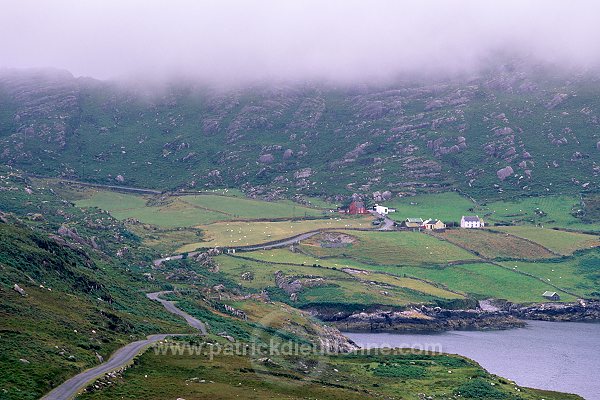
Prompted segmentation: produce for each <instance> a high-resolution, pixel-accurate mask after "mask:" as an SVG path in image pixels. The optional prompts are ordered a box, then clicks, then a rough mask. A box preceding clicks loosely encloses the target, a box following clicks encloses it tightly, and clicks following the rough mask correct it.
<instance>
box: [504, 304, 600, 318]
mask: <svg viewBox="0 0 600 400" xmlns="http://www.w3.org/2000/svg"><path fill="white" fill-rule="evenodd" d="M505 309H506V310H507V311H508V312H509V313H510V314H511V315H514V316H516V317H518V318H522V319H533V320H543V321H571V322H583V321H588V322H592V321H600V301H586V300H579V301H578V302H576V303H540V304H534V305H529V306H519V305H515V304H507V305H506V306H505Z"/></svg>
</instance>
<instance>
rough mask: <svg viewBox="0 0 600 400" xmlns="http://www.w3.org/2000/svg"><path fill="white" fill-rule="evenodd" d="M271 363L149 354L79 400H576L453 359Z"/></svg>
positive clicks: (360, 357)
mask: <svg viewBox="0 0 600 400" xmlns="http://www.w3.org/2000/svg"><path fill="white" fill-rule="evenodd" d="M269 360H270V362H265V361H264V360H263V361H258V360H256V359H255V360H252V361H251V360H249V359H248V358H247V357H239V356H228V355H217V356H216V357H215V359H214V360H213V361H211V362H209V361H208V360H207V357H206V356H190V355H177V356H168V357H167V356H163V355H156V354H154V353H153V352H152V351H149V352H147V353H146V354H144V355H143V356H142V357H140V359H139V360H138V362H137V363H136V365H135V366H134V367H132V368H131V369H129V370H127V371H126V372H125V374H124V376H123V379H122V380H120V381H119V382H118V383H117V384H115V385H113V386H111V387H109V388H107V389H104V390H102V391H97V392H92V393H87V394H84V395H82V396H81V399H85V400H88V399H89V400H92V399H95V400H100V399H116V398H126V399H139V398H144V399H149V400H153V399H164V398H171V397H174V398H176V397H181V398H185V399H231V398H243V399H273V398H277V399H306V398H317V399H328V400H333V399H352V400H354V399H356V400H358V399H379V398H382V397H383V396H385V398H389V399H420V398H426V397H427V396H435V397H434V398H444V399H458V398H476V399H481V400H492V399H510V400H525V399H546V400H559V399H560V400H568V399H579V397H578V396H574V395H567V394H562V393H561V394H559V393H552V392H544V391H537V390H532V389H526V388H521V387H517V386H516V385H515V384H514V383H512V382H508V381H506V380H504V379H502V378H498V377H496V376H493V375H490V374H488V373H486V372H485V371H483V370H482V369H481V368H480V367H479V366H478V365H476V364H474V363H473V362H471V361H469V360H466V359H464V358H461V357H458V356H445V355H435V354H428V353H414V354H412V353H405V352H399V353H398V354H394V355H387V356H382V355H376V354H369V353H368V352H367V353H366V354H351V355H343V356H332V357H322V358H316V359H311V358H307V359H298V358H297V357H276V358H274V359H273V360H271V359H269ZM516 389H519V391H517V390H516ZM458 395H460V397H458Z"/></svg>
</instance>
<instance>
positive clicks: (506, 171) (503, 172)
mask: <svg viewBox="0 0 600 400" xmlns="http://www.w3.org/2000/svg"><path fill="white" fill-rule="evenodd" d="M513 173H514V171H513V169H512V167H511V166H510V165H509V166H507V167H504V168H501V169H499V170H498V171H496V175H497V176H498V179H500V180H501V181H503V180H505V179H506V178H508V177H509V176H511V175H512V174H513Z"/></svg>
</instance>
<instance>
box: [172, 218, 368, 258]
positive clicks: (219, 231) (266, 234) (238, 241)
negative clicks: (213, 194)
mask: <svg viewBox="0 0 600 400" xmlns="http://www.w3.org/2000/svg"><path fill="white" fill-rule="evenodd" d="M371 221H372V218H371V217H366V216H365V217H363V216H348V217H346V216H344V217H342V216H332V217H329V218H323V219H308V220H295V221H228V222H218V223H214V224H209V225H199V226H197V228H199V229H202V231H203V232H204V239H203V241H202V242H195V243H189V244H187V245H185V246H182V247H180V248H179V249H177V251H178V252H180V253H184V252H187V251H193V250H195V249H197V248H199V247H210V246H247V245H252V244H260V243H266V242H271V241H274V240H280V239H285V238H289V237H292V236H296V235H299V234H301V233H305V232H310V231H314V230H317V229H331V228H336V229H337V228H340V229H343V228H370V227H371V226H372V225H371Z"/></svg>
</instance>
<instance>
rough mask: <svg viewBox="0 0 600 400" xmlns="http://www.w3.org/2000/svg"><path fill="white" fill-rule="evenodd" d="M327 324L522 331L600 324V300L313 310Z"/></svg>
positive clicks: (362, 328) (364, 328)
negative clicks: (537, 323)
mask: <svg viewBox="0 0 600 400" xmlns="http://www.w3.org/2000/svg"><path fill="white" fill-rule="evenodd" d="M310 311H311V313H312V314H313V315H314V316H315V317H317V318H319V319H321V320H323V321H324V322H326V323H328V324H330V325H332V326H335V327H336V328H338V329H339V330H341V331H345V332H441V331H449V330H499V329H511V328H519V327H523V326H525V325H526V320H543V321H568V322H581V321H585V322H600V301H590V302H588V301H583V300H580V301H578V302H576V303H540V304H532V305H519V304H513V303H510V302H506V301H494V300H486V301H484V302H480V306H479V307H477V308H474V309H466V310H451V309H442V308H440V307H426V306H421V307H414V308H411V309H407V310H374V311H365V312H359V313H341V312H338V313H332V312H331V310H321V311H320V310H318V309H311V310H310Z"/></svg>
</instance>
